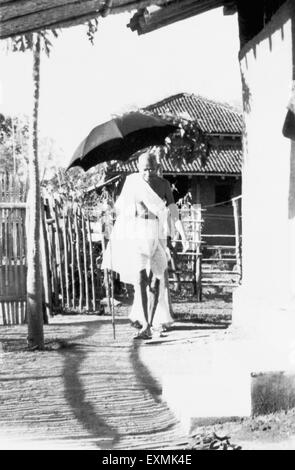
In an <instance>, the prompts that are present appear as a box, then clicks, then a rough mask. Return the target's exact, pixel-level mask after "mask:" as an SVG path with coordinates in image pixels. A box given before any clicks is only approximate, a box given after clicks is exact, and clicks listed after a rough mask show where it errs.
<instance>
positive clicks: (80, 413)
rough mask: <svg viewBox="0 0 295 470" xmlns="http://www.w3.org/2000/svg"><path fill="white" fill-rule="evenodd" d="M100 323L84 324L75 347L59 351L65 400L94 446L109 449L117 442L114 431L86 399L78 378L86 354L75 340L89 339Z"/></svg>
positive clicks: (117, 438)
mask: <svg viewBox="0 0 295 470" xmlns="http://www.w3.org/2000/svg"><path fill="white" fill-rule="evenodd" d="M101 324H102V322H99V323H98V322H95V324H94V322H90V323H87V324H85V330H84V332H83V334H82V335H80V336H79V337H76V338H75V347H74V349H73V350H71V351H66V350H61V351H59V352H60V353H61V354H62V355H63V358H64V371H63V372H64V389H65V399H66V400H67V402H68V404H69V405H70V407H71V409H72V411H73V413H74V416H75V418H76V419H77V420H78V421H79V422H80V423H81V424H82V426H83V428H85V429H86V430H87V431H88V432H89V434H90V435H92V436H93V438H94V440H95V444H96V445H97V447H98V448H100V449H110V448H112V447H113V446H114V444H115V443H117V442H118V440H119V438H120V437H119V434H118V432H117V431H116V429H114V428H112V427H111V426H109V425H108V424H107V423H106V422H105V421H104V420H103V419H102V418H100V417H99V416H98V415H97V411H96V409H95V407H94V406H93V405H92V404H91V403H90V402H89V401H87V399H86V396H85V390H84V386H83V383H82V381H81V378H80V373H79V372H80V369H81V366H82V364H83V361H84V360H85V358H86V357H87V354H88V352H87V351H85V350H83V348H84V344H83V348H81V349H79V343H77V340H79V339H81V340H82V339H83V341H84V340H85V339H90V338H91V337H92V336H93V335H94V334H96V333H97V329H98V328H99V326H100V325H101Z"/></svg>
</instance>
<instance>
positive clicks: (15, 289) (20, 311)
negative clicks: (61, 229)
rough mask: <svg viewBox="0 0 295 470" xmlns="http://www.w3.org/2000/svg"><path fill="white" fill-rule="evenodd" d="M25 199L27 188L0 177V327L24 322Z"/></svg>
mask: <svg viewBox="0 0 295 470" xmlns="http://www.w3.org/2000/svg"><path fill="white" fill-rule="evenodd" d="M26 195H27V188H26V185H25V184H22V183H21V182H20V181H19V180H18V179H17V178H15V177H14V176H13V175H11V174H8V173H0V323H2V324H3V325H13V324H19V323H24V322H25V319H26V276H27V267H26V232H25V220H26V202H25V201H26Z"/></svg>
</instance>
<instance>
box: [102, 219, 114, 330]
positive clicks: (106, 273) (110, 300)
mask: <svg viewBox="0 0 295 470" xmlns="http://www.w3.org/2000/svg"><path fill="white" fill-rule="evenodd" d="M109 243H111V240H109ZM101 244H102V252H103V255H104V254H105V250H106V246H105V239H104V230H103V225H102V223H101ZM110 258H111V263H112V252H111V245H110ZM110 276H111V286H110V282H109V277H110ZM104 283H105V289H106V296H107V300H108V307H109V311H110V313H111V315H112V325H113V338H114V339H116V331H115V308H114V281H113V271H112V270H111V271H109V270H108V269H107V268H105V269H104ZM110 287H111V289H110ZM110 290H111V294H110Z"/></svg>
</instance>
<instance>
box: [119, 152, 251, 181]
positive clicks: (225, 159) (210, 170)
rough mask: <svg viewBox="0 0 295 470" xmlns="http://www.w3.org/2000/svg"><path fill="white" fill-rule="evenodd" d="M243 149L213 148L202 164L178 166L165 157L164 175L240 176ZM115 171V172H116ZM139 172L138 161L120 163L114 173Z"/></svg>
mask: <svg viewBox="0 0 295 470" xmlns="http://www.w3.org/2000/svg"><path fill="white" fill-rule="evenodd" d="M242 155H243V152H242V149H241V148H237V147H234V146H229V145H227V146H220V147H212V148H211V149H210V152H209V156H208V157H207V158H206V161H205V162H204V163H202V161H201V159H200V158H196V159H195V160H194V161H192V162H186V161H184V162H183V163H181V164H180V165H179V166H176V165H175V164H173V163H172V162H171V160H169V158H168V157H167V156H165V157H164V158H163V159H162V160H161V163H162V167H163V172H164V174H165V173H166V174H168V173H175V174H176V173H182V174H183V173H189V174H192V173H194V174H206V175H210V174H227V175H231V174H232V175H240V174H241V169H242ZM114 170H115V171H114ZM136 171H137V166H136V160H133V161H130V162H126V163H120V164H118V165H117V168H116V169H115V168H113V169H112V172H115V173H116V172H118V173H134V172H136Z"/></svg>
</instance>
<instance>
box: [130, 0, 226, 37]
mask: <svg viewBox="0 0 295 470" xmlns="http://www.w3.org/2000/svg"><path fill="white" fill-rule="evenodd" d="M225 3H226V1H225V0H202V1H196V0H182V1H181V2H180V1H177V2H173V3H171V4H170V5H167V6H163V7H162V8H159V10H157V11H154V12H150V13H149V12H147V11H146V10H145V11H143V12H142V13H141V14H140V15H139V14H138V13H137V14H136V15H134V17H133V18H132V19H131V21H130V23H129V25H128V26H129V27H130V28H131V30H132V31H135V30H137V32H138V34H145V33H148V32H151V31H154V30H156V29H159V28H162V27H163V26H167V25H169V24H172V23H176V22H178V21H181V20H184V19H188V18H190V17H192V16H195V15H198V14H201V13H204V12H206V11H209V10H212V9H214V8H218V7H222V6H224V5H225Z"/></svg>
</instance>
